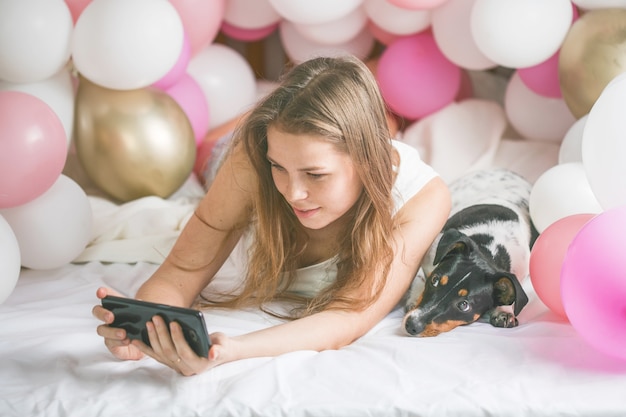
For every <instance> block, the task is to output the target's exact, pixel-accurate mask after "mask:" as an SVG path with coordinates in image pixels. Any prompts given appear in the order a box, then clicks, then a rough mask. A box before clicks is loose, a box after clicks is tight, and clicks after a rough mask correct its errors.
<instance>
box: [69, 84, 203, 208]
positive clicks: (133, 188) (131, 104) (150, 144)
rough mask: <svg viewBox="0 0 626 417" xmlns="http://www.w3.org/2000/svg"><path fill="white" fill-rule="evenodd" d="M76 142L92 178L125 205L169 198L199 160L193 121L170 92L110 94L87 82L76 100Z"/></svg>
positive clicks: (136, 91) (150, 89) (139, 90)
mask: <svg viewBox="0 0 626 417" xmlns="http://www.w3.org/2000/svg"><path fill="white" fill-rule="evenodd" d="M75 142H76V153H77V156H78V159H79V160H80V162H81V165H82V166H83V168H84V169H85V172H86V174H87V175H88V176H89V178H90V179H91V180H92V181H93V182H94V184H95V185H97V186H98V187H100V188H101V189H102V190H104V191H106V192H107V193H108V194H110V195H111V196H112V197H114V198H116V199H117V200H120V201H129V200H134V199H137V198H140V197H144V196H149V195H157V196H159V197H168V196H169V195H171V194H172V193H173V192H174V191H176V190H177V189H178V188H179V187H180V186H181V185H182V184H183V183H184V182H185V180H186V179H187V177H188V176H189V174H190V173H191V170H192V168H193V163H194V159H195V156H196V141H195V139H194V133H193V130H192V128H191V125H190V123H189V120H188V119H187V116H185V113H184V111H183V110H182V109H181V107H180V106H179V105H178V104H177V103H176V101H174V99H172V98H171V97H170V96H168V95H167V94H166V93H164V92H161V91H159V90H157V89H152V88H144V89H137V90H130V91H120V90H110V89H107V88H104V87H100V86H98V85H96V84H93V83H91V82H90V81H88V80H87V79H85V78H81V80H80V84H79V87H78V92H77V95H76V128H75Z"/></svg>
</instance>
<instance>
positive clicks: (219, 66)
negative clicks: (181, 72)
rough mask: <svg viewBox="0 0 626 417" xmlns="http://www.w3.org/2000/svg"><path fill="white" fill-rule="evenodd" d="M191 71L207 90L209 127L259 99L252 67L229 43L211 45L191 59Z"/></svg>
mask: <svg viewBox="0 0 626 417" xmlns="http://www.w3.org/2000/svg"><path fill="white" fill-rule="evenodd" d="M187 72H188V73H189V75H191V76H192V77H193V78H194V80H196V82H197V83H198V84H199V85H200V88H201V89H202V91H203V92H204V96H205V98H206V100H207V103H208V105H209V107H208V108H209V109H210V110H211V117H210V119H209V128H211V127H215V126H219V125H221V124H222V123H225V122H226V121H228V120H230V119H232V118H234V117H235V116H237V115H239V114H241V113H243V112H244V111H246V110H247V109H248V108H249V107H250V106H252V104H254V102H255V101H256V79H255V77H254V72H253V71H252V67H251V66H250V64H249V63H248V61H246V60H245V59H244V57H243V56H241V54H239V53H238V52H237V51H235V50H234V49H232V48H230V47H228V46H226V45H221V44H212V45H209V46H208V47H207V48H205V49H204V50H203V51H201V52H200V53H199V54H198V55H196V56H194V57H193V58H192V59H191V62H189V67H188V68H187Z"/></svg>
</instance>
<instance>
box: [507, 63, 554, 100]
mask: <svg viewBox="0 0 626 417" xmlns="http://www.w3.org/2000/svg"><path fill="white" fill-rule="evenodd" d="M517 73H518V74H519V77H520V78H521V80H522V82H523V83H524V85H525V86H526V87H528V88H529V89H530V90H531V91H533V92H534V93H536V94H539V95H540V96H544V97H552V98H561V97H562V94H561V85H560V83H559V52H557V53H555V54H554V55H552V56H551V57H550V58H548V59H547V60H545V61H543V62H542V63H540V64H537V65H534V66H532V67H526V68H520V69H519V70H518V71H517Z"/></svg>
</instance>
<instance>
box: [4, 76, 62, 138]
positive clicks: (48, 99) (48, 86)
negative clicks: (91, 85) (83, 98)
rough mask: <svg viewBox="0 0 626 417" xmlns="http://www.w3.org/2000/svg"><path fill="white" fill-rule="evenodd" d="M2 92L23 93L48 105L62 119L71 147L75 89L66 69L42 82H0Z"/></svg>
mask: <svg viewBox="0 0 626 417" xmlns="http://www.w3.org/2000/svg"><path fill="white" fill-rule="evenodd" d="M0 91H21V92H23V93H26V94H30V95H32V96H35V97H37V98H38V99H40V100H41V101H43V102H44V103H46V104H47V105H48V106H50V108H51V109H52V110H53V111H54V114H56V115H57V117H58V118H59V119H60V121H61V123H62V124H63V129H64V130H65V139H66V142H67V146H68V147H69V145H70V142H71V140H72V132H73V131H74V87H73V85H72V76H71V75H70V73H69V71H68V70H67V69H66V68H63V69H62V70H61V71H59V72H58V73H57V74H55V75H53V76H52V77H50V78H47V79H45V80H42V81H37V82H33V83H26V84H23V83H11V82H8V81H1V80H0Z"/></svg>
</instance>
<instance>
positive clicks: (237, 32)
mask: <svg viewBox="0 0 626 417" xmlns="http://www.w3.org/2000/svg"><path fill="white" fill-rule="evenodd" d="M276 29H278V23H274V24H271V25H269V26H266V27H263V28H258V29H245V28H241V27H237V26H235V25H231V24H230V23H228V22H227V21H223V22H222V33H223V34H224V35H226V36H228V37H229V38H233V39H236V40H238V41H244V42H256V41H259V40H261V39H265V38H267V37H268V36H269V35H271V34H272V33H274V31H276Z"/></svg>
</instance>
